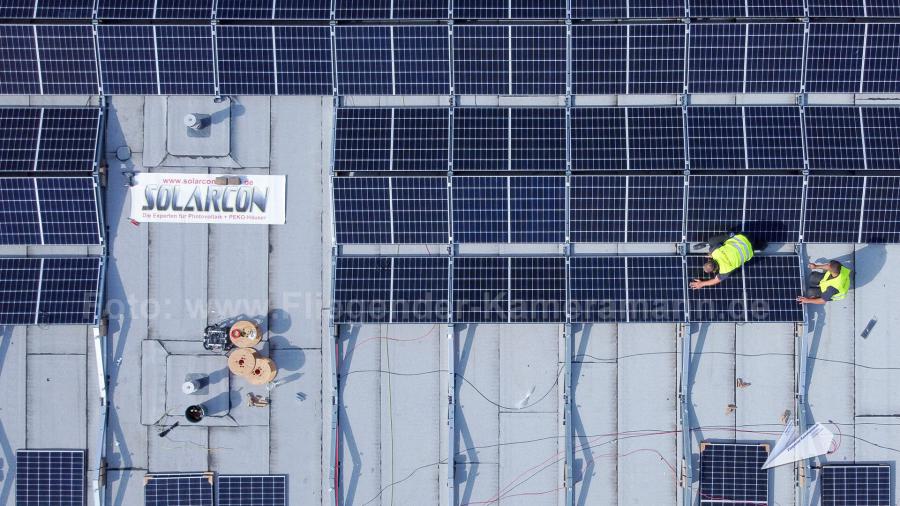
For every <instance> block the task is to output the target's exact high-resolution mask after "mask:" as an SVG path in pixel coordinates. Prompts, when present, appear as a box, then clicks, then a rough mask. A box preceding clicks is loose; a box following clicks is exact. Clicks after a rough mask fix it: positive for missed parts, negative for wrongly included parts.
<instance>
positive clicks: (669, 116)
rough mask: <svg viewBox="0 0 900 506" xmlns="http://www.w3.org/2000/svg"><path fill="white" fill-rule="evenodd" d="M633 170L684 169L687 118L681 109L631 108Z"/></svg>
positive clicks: (630, 139)
mask: <svg viewBox="0 0 900 506" xmlns="http://www.w3.org/2000/svg"><path fill="white" fill-rule="evenodd" d="M627 122H628V158H629V166H628V168H629V169H630V170H678V171H681V170H684V168H685V165H684V119H683V115H682V111H681V108H680V107H629V108H628V110H627Z"/></svg>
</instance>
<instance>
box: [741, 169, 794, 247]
mask: <svg viewBox="0 0 900 506" xmlns="http://www.w3.org/2000/svg"><path fill="white" fill-rule="evenodd" d="M746 195H747V197H746V199H745V203H744V224H743V226H742V227H741V231H743V232H747V233H748V234H749V235H750V237H751V238H753V239H754V240H757V241H759V240H762V241H765V242H768V243H775V242H797V241H799V237H800V213H801V200H802V198H803V177H802V176H748V177H747V190H746Z"/></svg>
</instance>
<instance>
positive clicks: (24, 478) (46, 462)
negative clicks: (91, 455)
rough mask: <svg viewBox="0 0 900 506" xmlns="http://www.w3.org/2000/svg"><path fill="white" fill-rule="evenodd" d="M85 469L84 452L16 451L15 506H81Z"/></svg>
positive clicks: (83, 500) (83, 495)
mask: <svg viewBox="0 0 900 506" xmlns="http://www.w3.org/2000/svg"><path fill="white" fill-rule="evenodd" d="M85 466H86V461H85V451H84V450H18V451H16V464H15V470H16V504H17V505H18V506H38V505H43V504H53V505H55V506H83V505H84V504H85V493H84V491H85V473H86V468H85Z"/></svg>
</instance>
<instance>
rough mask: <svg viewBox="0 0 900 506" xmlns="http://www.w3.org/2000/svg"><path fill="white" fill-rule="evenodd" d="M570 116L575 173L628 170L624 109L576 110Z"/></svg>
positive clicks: (572, 110)
mask: <svg viewBox="0 0 900 506" xmlns="http://www.w3.org/2000/svg"><path fill="white" fill-rule="evenodd" d="M571 114H572V123H571V125H572V127H571V134H570V137H571V144H572V170H576V171H578V170H626V169H627V168H628V151H627V146H628V140H627V133H628V130H627V128H626V127H625V125H626V123H625V108H624V107H576V108H573V109H571Z"/></svg>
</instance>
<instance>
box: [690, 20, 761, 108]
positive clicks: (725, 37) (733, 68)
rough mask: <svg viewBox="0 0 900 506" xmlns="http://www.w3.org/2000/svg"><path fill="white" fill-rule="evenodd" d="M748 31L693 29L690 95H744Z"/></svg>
mask: <svg viewBox="0 0 900 506" xmlns="http://www.w3.org/2000/svg"><path fill="white" fill-rule="evenodd" d="M692 13H693V11H692ZM747 29H748V28H747V25H746V24H700V23H698V24H696V25H693V26H691V44H690V45H691V48H690V53H689V54H690V64H689V65H688V90H689V91H690V92H691V93H741V92H743V90H744V71H745V69H746V66H745V64H744V58H745V56H746V54H747V52H746V49H745V47H744V46H745V43H746V41H747Z"/></svg>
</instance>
